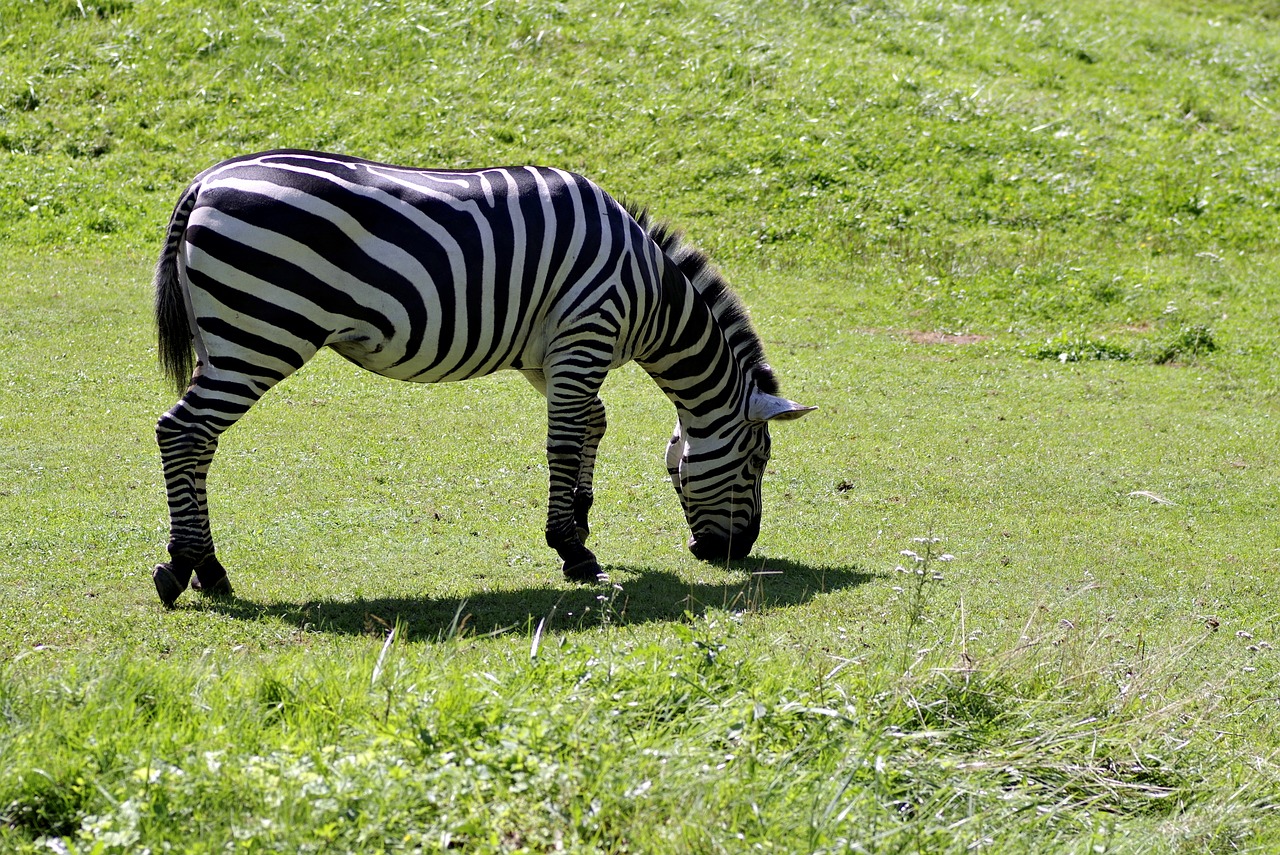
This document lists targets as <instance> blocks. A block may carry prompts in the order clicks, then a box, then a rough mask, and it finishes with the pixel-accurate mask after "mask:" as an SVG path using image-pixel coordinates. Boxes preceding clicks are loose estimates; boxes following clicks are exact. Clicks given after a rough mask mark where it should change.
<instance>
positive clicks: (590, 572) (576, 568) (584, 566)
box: [564, 558, 603, 584]
mask: <svg viewBox="0 0 1280 855" xmlns="http://www.w3.org/2000/svg"><path fill="white" fill-rule="evenodd" d="M602 574H603V571H602V570H601V569H600V562H598V561H596V560H595V558H585V559H583V560H581V561H579V562H577V563H576V564H572V565H571V564H569V562H568V561H566V562H565V563H564V577H565V578H566V579H568V580H569V581H570V582H584V583H588V584H593V583H595V582H599V581H600V576H601V575H602Z"/></svg>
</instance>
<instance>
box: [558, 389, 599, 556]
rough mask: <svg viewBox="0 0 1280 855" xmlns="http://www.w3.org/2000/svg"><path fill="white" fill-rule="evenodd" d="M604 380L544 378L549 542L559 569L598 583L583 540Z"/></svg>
mask: <svg viewBox="0 0 1280 855" xmlns="http://www.w3.org/2000/svg"><path fill="white" fill-rule="evenodd" d="M578 370H581V369H578ZM603 379H604V378H603V375H601V376H599V377H595V376H591V375H587V376H583V375H578V376H574V377H572V379H566V380H565V381H564V382H561V383H556V382H555V381H554V380H552V379H551V378H548V381H549V382H548V383H547V386H546V393H547V468H548V469H549V470H550V491H549V495H548V498H547V545H548V546H550V547H551V548H552V549H554V550H555V551H556V553H557V554H559V556H560V558H561V560H562V561H564V566H563V567H562V568H561V569H562V571H563V572H564V575H565V578H566V579H568V580H570V581H572V582H596V581H599V579H600V575H601V570H600V563H599V562H598V561H597V560H596V557H595V555H594V554H593V553H592V552H591V550H590V549H588V548H587V547H586V546H585V545H584V543H583V540H584V539H585V535H586V533H587V528H588V526H587V514H588V512H589V511H590V509H591V502H592V494H591V473H592V467H593V465H594V461H595V452H596V447H597V446H598V445H599V443H600V436H601V435H603V432H604V405H603V404H601V403H599V401H600V399H599V397H598V396H597V394H596V392H597V391H598V390H599V388H600V382H601V381H602V380H603ZM584 473H585V475H584Z"/></svg>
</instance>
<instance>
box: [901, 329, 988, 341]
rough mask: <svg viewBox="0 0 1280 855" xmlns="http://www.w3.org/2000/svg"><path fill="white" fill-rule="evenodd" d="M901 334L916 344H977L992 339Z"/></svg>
mask: <svg viewBox="0 0 1280 855" xmlns="http://www.w3.org/2000/svg"><path fill="white" fill-rule="evenodd" d="M901 334H902V335H904V336H906V337H907V338H909V339H911V340H912V341H914V342H915V343H916V344H950V345H961V344H977V343H978V342H982V341H986V340H987V339H989V338H991V336H989V335H955V334H953V333H944V332H933V331H925V330H904V331H903V332H902V333H901Z"/></svg>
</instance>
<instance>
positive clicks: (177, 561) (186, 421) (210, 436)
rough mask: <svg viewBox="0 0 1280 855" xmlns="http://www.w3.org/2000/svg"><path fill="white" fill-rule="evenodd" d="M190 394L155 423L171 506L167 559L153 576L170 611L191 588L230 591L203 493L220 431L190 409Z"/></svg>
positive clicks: (207, 591)
mask: <svg viewBox="0 0 1280 855" xmlns="http://www.w3.org/2000/svg"><path fill="white" fill-rule="evenodd" d="M190 396H191V392H190V391H189V392H188V393H187V395H185V396H183V399H182V400H181V401H179V402H178V404H177V406H175V407H174V408H173V409H172V410H170V411H169V412H167V413H165V414H164V415H163V416H162V417H161V418H160V422H159V423H158V424H157V425H156V441H157V442H158V443H159V445H160V457H161V460H162V461H163V464H164V480H165V492H166V494H167V497H168V504H169V546H168V551H169V560H168V561H166V562H164V563H162V564H157V565H156V567H155V570H154V571H152V574H151V578H152V580H153V581H154V582H155V586H156V593H157V594H159V596H160V602H162V603H164V605H165V606H167V607H169V608H172V607H173V605H174V603H175V602H176V601H177V599H178V597H179V595H181V594H182V592H183V591H185V590H186V589H187V586H188V585H189V584H190V585H191V587H192V589H193V590H196V591H200V592H201V593H203V594H206V595H211V596H230V595H231V593H232V590H231V582H230V581H229V580H228V579H227V571H226V570H225V569H224V568H223V566H222V563H221V562H220V561H218V558H217V556H216V555H215V554H214V548H213V535H212V533H211V532H210V529H209V507H208V503H207V501H206V494H205V482H206V480H207V478H208V473H209V464H210V463H212V461H213V455H214V452H215V451H217V448H218V434H219V433H221V430H219V429H218V428H217V427H215V426H213V425H211V424H209V423H207V422H206V420H205V419H202V418H201V417H200V415H198V414H197V413H196V412H195V411H194V410H193V409H192V408H191V406H190V405H189V404H188V398H189V397H190ZM193 574H194V576H195V581H194V583H193V582H192V575H193Z"/></svg>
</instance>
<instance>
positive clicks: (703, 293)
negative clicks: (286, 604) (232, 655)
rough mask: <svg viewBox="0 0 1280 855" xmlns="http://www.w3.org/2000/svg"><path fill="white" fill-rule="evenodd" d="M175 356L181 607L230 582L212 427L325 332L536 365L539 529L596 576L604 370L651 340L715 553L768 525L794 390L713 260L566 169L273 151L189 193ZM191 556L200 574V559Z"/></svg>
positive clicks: (375, 349)
mask: <svg viewBox="0 0 1280 855" xmlns="http://www.w3.org/2000/svg"><path fill="white" fill-rule="evenodd" d="M155 317H156V324H157V328H158V340H159V359H160V364H161V369H162V371H163V373H164V374H166V375H167V377H168V378H169V379H170V380H171V381H172V382H173V384H174V386H175V388H176V390H177V392H178V394H179V395H180V396H181V397H180V399H179V400H178V402H177V404H176V405H174V407H173V408H172V409H170V410H169V411H168V412H166V413H165V414H164V415H163V416H161V417H160V419H159V422H158V423H157V425H156V439H157V442H158V444H159V447H160V455H161V461H162V465H163V471H164V480H165V490H166V495H167V500H168V510H169V523H170V539H169V543H168V547H167V549H168V553H169V560H168V561H166V562H164V563H161V564H158V565H157V566H156V567H155V569H154V571H153V573H152V578H153V581H154V582H155V586H156V591H157V593H158V594H159V596H160V600H161V602H163V603H164V605H165V606H168V607H173V606H174V604H175V601H176V600H177V598H178V596H179V595H180V594H181V593H182V592H183V591H184V590H186V588H187V587H188V585H190V586H191V587H192V589H193V590H196V591H199V592H201V593H204V594H206V595H215V596H230V595H231V594H232V588H231V584H230V581H229V579H228V576H227V571H226V569H225V568H224V567H223V566H222V564H221V562H220V561H219V560H218V558H217V556H216V553H215V548H214V541H213V536H212V533H211V529H210V523H209V510H208V504H207V500H206V479H207V476H208V472H209V466H210V464H211V462H212V460H213V457H214V452H215V451H216V450H217V445H218V438H219V436H220V435H221V434H222V433H223V431H225V430H226V429H227V428H229V427H231V426H232V425H233V424H234V423H235V422H236V420H237V419H239V418H240V417H241V416H243V415H244V414H245V413H246V412H247V411H248V410H249V408H250V407H252V406H253V404H254V403H255V402H256V401H258V399H259V398H261V397H262V395H263V394H265V393H266V392H267V391H268V390H269V389H271V388H272V387H273V386H275V385H276V384H277V383H279V382H280V381H282V380H284V379H285V378H286V377H287V376H289V375H290V374H292V373H293V372H294V371H296V370H298V369H299V368H301V367H302V365H303V364H304V363H305V362H306V361H307V360H308V359H310V358H311V357H312V356H314V355H315V354H316V353H317V352H318V351H319V350H320V349H321V348H323V347H328V348H331V349H332V350H334V351H336V352H337V353H338V354H340V355H341V356H343V357H344V358H346V359H347V360H349V361H351V362H354V363H355V364H356V365H358V366H360V367H361V368H364V369H367V370H369V371H372V372H374V373H376V374H380V375H383V376H386V377H391V378H394V379H398V380H406V381H412V382H418V383H435V382H441V381H452V380H463V379H468V378H472V377H479V376H482V375H487V374H490V373H493V372H495V371H498V370H503V369H514V370H516V371H519V372H521V373H522V374H523V375H524V377H525V378H527V379H528V380H529V381H530V382H531V383H532V385H533V386H534V387H535V388H536V389H537V390H538V391H539V392H540V393H542V395H543V396H544V397H545V399H546V407H547V441H546V454H547V463H548V469H549V473H550V479H549V480H550V484H549V497H548V502H547V521H546V531H545V534H546V543H547V545H548V546H549V547H551V548H552V549H554V550H555V551H556V552H557V553H558V554H559V557H560V559H561V560H562V561H563V566H562V572H563V574H564V576H565V578H567V579H569V580H571V581H578V582H594V581H598V580H599V579H600V578H601V575H602V574H601V567H600V564H599V562H598V561H597V559H596V556H595V554H594V553H593V552H592V551H591V550H590V549H588V548H587V547H586V545H585V541H586V540H587V537H588V535H589V533H590V526H589V524H588V514H589V512H590V509H591V506H592V501H593V497H594V494H593V491H592V475H593V471H594V467H595V462H596V453H597V449H598V447H599V444H600V440H601V437H603V435H604V432H605V425H606V420H605V408H604V404H603V402H602V401H601V399H600V396H599V394H598V393H599V390H600V387H601V383H602V382H603V381H604V378H605V375H606V374H607V373H608V372H609V371H610V370H612V369H614V368H617V367H619V366H621V365H624V364H626V363H627V362H630V361H632V360H634V361H635V362H637V363H638V364H639V365H640V366H641V367H642V368H643V369H644V370H645V371H646V372H647V373H648V374H649V375H650V376H651V377H652V378H653V380H654V381H656V383H657V385H658V386H659V387H660V388H661V390H662V391H663V392H664V393H665V394H666V396H667V397H668V398H669V399H670V400H671V402H672V403H673V404H674V405H675V408H676V413H677V419H676V426H675V430H674V432H673V434H672V437H671V440H670V442H669V443H668V445H667V451H666V467H667V471H668V473H669V475H670V478H671V482H672V484H673V486H674V487H675V490H676V493H677V494H678V496H679V498H680V502H681V506H682V508H683V511H684V516H685V519H686V521H687V522H688V525H689V529H690V532H691V537H690V539H689V542H688V548H689V549H690V551H691V552H692V553H693V555H694V556H696V557H698V558H701V559H705V560H726V559H729V558H742V557H745V556H746V555H747V554H748V553H749V552H750V550H751V548H752V546H753V544H754V543H755V540H756V537H757V535H758V534H759V530H760V515H761V481H762V478H763V475H764V470H765V464H766V463H767V462H768V460H769V455H770V439H769V428H768V422H769V421H772V420H783V419H794V418H798V417H800V416H802V415H804V414H805V413H807V412H809V411H810V410H812V409H814V408H812V407H806V406H802V405H800V404H797V403H795V402H793V401H789V400H787V399H786V398H783V397H781V395H780V394H779V387H778V380H777V378H776V377H775V374H774V372H773V369H772V368H770V366H769V365H768V363H767V362H765V358H764V349H763V346H762V344H761V340H760V338H759V336H758V334H757V333H756V332H755V330H754V328H753V327H752V324H751V322H750V320H749V318H748V315H747V312H746V310H745V308H744V307H743V304H742V303H741V302H740V300H739V299H738V298H737V297H736V296H735V295H734V293H733V292H732V291H731V290H730V288H729V287H728V285H727V284H726V282H725V280H724V278H723V276H722V275H721V274H720V273H719V272H718V271H717V270H716V268H715V267H713V266H712V264H711V263H710V261H709V259H708V257H707V256H706V255H705V254H704V253H702V252H701V251H699V250H697V249H695V248H693V247H692V246H690V245H689V244H688V243H687V242H686V241H685V240H684V238H683V236H682V235H681V234H680V233H679V232H677V231H676V230H674V229H673V228H671V227H669V226H667V225H666V224H663V223H658V222H655V221H654V220H652V219H651V218H650V216H649V214H648V212H647V211H646V210H644V209H639V208H636V207H631V206H625V205H623V204H620V203H619V202H617V201H615V200H614V199H613V198H611V197H610V196H609V195H608V194H607V193H605V191H604V190H602V189H601V188H600V187H598V186H597V185H596V184H594V183H593V182H591V181H590V180H588V179H587V178H584V177H582V176H581V175H577V174H574V173H571V172H568V171H564V170H560V169H555V168H550V167H536V166H523V167H511V168H489V169H467V170H439V169H418V168H410V167H405V166H394V165H391V164H386V163H379V162H375V161H370V160H364V159H360V158H356V157H350V156H345V155H338V154H326V153H321V152H309V151H300V150H276V151H268V152H261V153H257V154H249V155H244V156H241V157H235V158H232V159H230V160H226V161H223V162H222V163H219V164H217V165H215V166H212V167H210V168H209V169H207V170H205V171H204V172H201V173H200V174H199V175H197V176H196V177H195V178H194V179H193V180H192V182H191V184H190V186H189V187H188V188H187V189H186V191H185V192H184V193H183V194H182V196H181V197H180V199H179V201H178V203H177V205H176V206H175V208H174V212H173V215H172V217H171V219H170V221H169V227H168V232H167V239H166V241H165V244H164V248H163V251H162V253H161V256H160V260H159V263H158V265H157V268H156V276H155ZM193 575H194V581H193V579H192V577H193Z"/></svg>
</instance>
